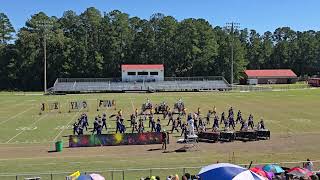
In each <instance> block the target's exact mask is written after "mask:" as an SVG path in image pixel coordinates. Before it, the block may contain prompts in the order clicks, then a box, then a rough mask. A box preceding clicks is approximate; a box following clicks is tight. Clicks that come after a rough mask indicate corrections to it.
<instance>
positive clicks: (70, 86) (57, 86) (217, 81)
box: [49, 77, 230, 93]
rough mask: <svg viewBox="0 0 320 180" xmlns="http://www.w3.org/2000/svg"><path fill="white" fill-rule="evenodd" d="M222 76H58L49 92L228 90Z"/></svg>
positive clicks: (227, 84)
mask: <svg viewBox="0 0 320 180" xmlns="http://www.w3.org/2000/svg"><path fill="white" fill-rule="evenodd" d="M229 89H230V85H229V83H228V82H227V81H226V80H225V79H224V78H223V77H192V78H176V77H175V78H165V80H164V81H156V82H147V81H142V82H121V81H120V80H119V79H107V78H58V79H57V80H56V81H55V83H54V86H53V87H51V88H50V89H49V91H50V92H51V93H72V92H117V91H119V92H123V91H151V92H157V91H201V90H220V91H221V90H229Z"/></svg>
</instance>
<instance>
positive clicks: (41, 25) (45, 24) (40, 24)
mask: <svg viewBox="0 0 320 180" xmlns="http://www.w3.org/2000/svg"><path fill="white" fill-rule="evenodd" d="M52 26H53V22H52V21H49V20H42V21H36V24H35V27H36V28H37V29H38V30H39V31H40V32H41V33H42V35H43V56H44V63H43V81H44V82H43V89H44V94H46V93H47V41H46V38H47V37H46V35H47V33H48V30H49V29H51V28H52Z"/></svg>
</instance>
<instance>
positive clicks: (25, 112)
mask: <svg viewBox="0 0 320 180" xmlns="http://www.w3.org/2000/svg"><path fill="white" fill-rule="evenodd" d="M32 108H34V107H33V106H32V107H30V108H28V109H26V110H24V111H22V112H20V113H18V114H16V115H14V116H12V117H10V118H9V119H7V120H5V121H1V122H0V125H1V124H3V123H6V122H8V121H10V120H11V119H14V118H16V117H18V116H20V115H22V114H24V113H26V112H28V111H30V110H31V109H32Z"/></svg>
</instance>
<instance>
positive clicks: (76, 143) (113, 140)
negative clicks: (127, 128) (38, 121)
mask: <svg viewBox="0 0 320 180" xmlns="http://www.w3.org/2000/svg"><path fill="white" fill-rule="evenodd" d="M162 142H163V139H162V133H156V132H147V133H124V134H120V133H117V134H101V135H70V136H69V147H94V146H119V145H147V144H162Z"/></svg>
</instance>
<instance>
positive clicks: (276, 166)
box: [262, 164, 284, 173]
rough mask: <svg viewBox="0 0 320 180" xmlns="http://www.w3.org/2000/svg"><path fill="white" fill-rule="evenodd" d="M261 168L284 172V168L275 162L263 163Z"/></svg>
mask: <svg viewBox="0 0 320 180" xmlns="http://www.w3.org/2000/svg"><path fill="white" fill-rule="evenodd" d="M262 169H263V170H264V171H267V172H273V173H283V172H284V170H283V169H282V168H281V167H280V166H278V165H275V164H268V165H265V166H263V168H262Z"/></svg>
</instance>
